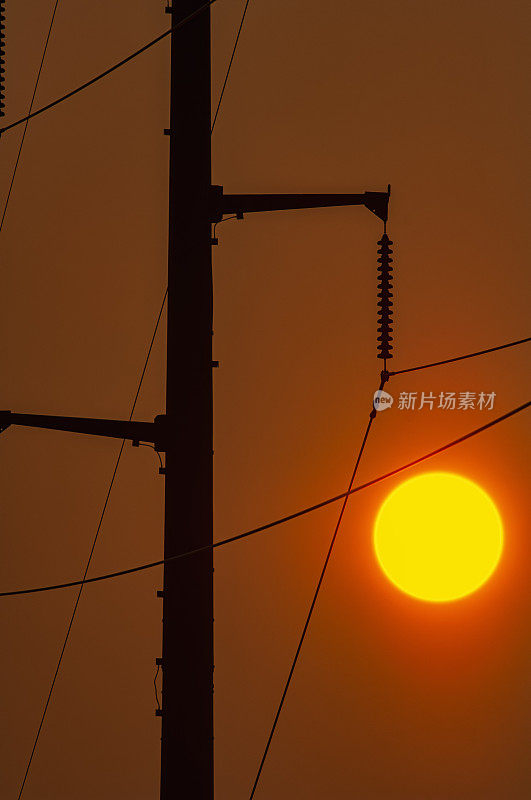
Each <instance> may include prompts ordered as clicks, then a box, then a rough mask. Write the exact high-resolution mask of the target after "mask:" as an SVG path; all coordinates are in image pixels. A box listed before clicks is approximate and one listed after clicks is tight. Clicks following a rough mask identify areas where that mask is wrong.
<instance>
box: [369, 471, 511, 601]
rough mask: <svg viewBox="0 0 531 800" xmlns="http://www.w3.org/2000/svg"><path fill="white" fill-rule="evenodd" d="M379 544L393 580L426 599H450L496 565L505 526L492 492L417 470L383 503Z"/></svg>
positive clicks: (473, 587) (378, 525)
mask: <svg viewBox="0 0 531 800" xmlns="http://www.w3.org/2000/svg"><path fill="white" fill-rule="evenodd" d="M374 549H375V552H376V557H377V559H378V562H379V564H380V566H381V568H382V570H383V571H384V573H385V575H386V576H387V577H388V578H389V580H390V581H391V582H392V583H393V584H395V586H397V587H398V588H399V589H401V590H402V591H403V592H406V593H407V594H409V595H412V596H413V597H416V598H418V599H420V600H427V601H431V602H446V601H450V600H457V599H459V598H461V597H464V596H465V595H468V594H471V593H472V592H474V591H476V589H478V588H479V587H480V586H482V585H483V584H484V583H485V581H487V580H488V579H489V578H490V576H491V575H492V573H493V572H494V570H495V569H496V567H497V565H498V563H499V561H500V558H501V554H502V549H503V525H502V521H501V518H500V515H499V513H498V510H497V508H496V506H495V504H494V502H493V501H492V500H491V498H490V497H489V495H488V494H487V493H486V492H485V491H484V490H483V489H482V488H481V487H480V486H478V485H477V484H476V483H474V482H473V481H471V480H469V479H468V478H464V477H462V476H460V475H454V474H452V473H449V472H429V473H425V474H423V475H417V476H415V477H414V478H410V479H409V480H407V481H404V483H402V484H400V486H397V487H396V488H395V489H393V491H392V492H391V493H390V494H389V495H388V496H387V498H386V499H385V500H384V502H383V503H382V505H381V507H380V509H379V511H378V514H377V517H376V522H375V525H374Z"/></svg>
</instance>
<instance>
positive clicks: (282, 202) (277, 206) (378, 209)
mask: <svg viewBox="0 0 531 800" xmlns="http://www.w3.org/2000/svg"><path fill="white" fill-rule="evenodd" d="M210 191H211V194H210V221H211V222H220V221H221V220H222V218H223V215H224V214H235V215H236V216H237V217H240V218H241V217H243V215H244V214H248V213H252V212H255V211H291V210H295V209H302V208H327V207H331V206H365V208H367V209H368V210H369V211H371V212H372V213H373V214H375V215H376V216H377V217H379V219H381V220H382V221H383V222H386V221H387V211H388V205H389V197H390V194H391V186H388V187H387V191H386V192H363V193H362V194H223V186H212V187H211V190H210Z"/></svg>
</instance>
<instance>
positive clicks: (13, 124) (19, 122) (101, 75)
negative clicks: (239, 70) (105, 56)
mask: <svg viewBox="0 0 531 800" xmlns="http://www.w3.org/2000/svg"><path fill="white" fill-rule="evenodd" d="M215 2H216V0H208V2H207V3H204V5H202V6H200V7H199V8H196V10H195V11H193V12H192V13H191V14H188V16H187V17H184V18H183V19H181V20H180V21H179V22H178V23H177V24H176V25H172V27H171V28H168V30H167V31H164V33H161V34H160V35H159V36H156V37H155V38H154V39H152V40H151V41H150V42H148V43H147V44H145V45H144V46H143V47H140V48H139V49H138V50H135V51H134V53H130V54H129V55H128V56H127V57H126V58H123V59H122V60H121V61H118V63H116V64H113V66H112V67H109V68H108V69H106V70H104V72H100V73H99V74H98V75H95V76H94V78H91V79H90V80H89V81H86V83H82V84H81V86H77V87H76V88H75V89H72V90H71V91H70V92H67V93H66V94H63V95H62V96H61V97H58V98H57V99H56V100H53V101H52V102H51V103H48V104H47V105H45V106H42V108H38V109H37V111H33V112H31V113H30V114H27V115H26V116H25V117H21V118H20V119H17V120H15V122H11V123H10V124H9V125H5V126H4V127H3V128H0V136H1V135H2V134H3V133H5V132H6V131H9V130H11V129H12V128H16V127H17V125H22V123H23V122H26V121H27V120H30V119H33V117H37V116H38V115H39V114H42V113H43V112H44V111H48V110H49V109H50V108H54V106H57V105H59V103H62V102H64V100H68V99H69V98H70V97H73V96H74V95H76V94H78V93H79V92H82V91H83V90H84V89H88V87H89V86H92V85H93V84H94V83H97V82H98V81H101V79H102V78H105V77H107V75H110V74H111V72H114V71H115V70H117V69H120V67H123V66H124V65H125V64H128V63H129V61H132V60H133V59H134V58H136V57H137V56H139V55H140V54H141V53H144V52H145V51H146V50H149V49H150V48H151V47H153V45H155V44H158V42H161V41H162V40H163V39H165V38H166V36H169V35H170V33H171V32H172V31H176V30H178V29H179V28H182V27H183V25H186V23H187V22H190V20H192V19H194V17H197V15H198V14H201V12H202V11H204V10H205V9H206V8H208V7H209V6H212V5H214V3H215Z"/></svg>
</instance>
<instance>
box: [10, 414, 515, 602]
mask: <svg viewBox="0 0 531 800" xmlns="http://www.w3.org/2000/svg"><path fill="white" fill-rule="evenodd" d="M529 406H531V400H529V401H528V402H527V403H524V404H523V405H521V406H518V407H517V408H513V409H512V410H511V411H508V412H507V413H506V414H502V416H501V417H496V419H493V420H491V421H490V422H487V424H486V425H482V426H481V427H480V428H475V429H474V430H472V431H469V433H465V434H464V436H460V437H459V438H458V439H454V440H453V441H452V442H448V443H447V444H445V445H443V446H442V447H438V448H437V450H432V451H431V452H430V453H426V454H425V455H423V456H420V457H419V458H415V459H414V460H413V461H409V462H408V463H407V464H402V466H400V467H397V468H396V469H393V470H391V472H386V473H385V474H384V475H379V476H378V477H377V478H372V480H370V481H367V482H366V483H362V484H360V486H355V487H353V488H351V489H350V490H349V491H348V492H343V493H342V494H337V495H335V496H334V497H329V498H328V499H327V500H322V501H321V502H320V503H315V505H313V506H307V507H306V508H302V509H300V510H299V511H295V512H293V513H292V514H288V515H287V516H285V517H280V518H279V519H276V520H274V521H273V522H267V523H266V524H265V525H260V526H259V527H258V528H252V529H251V530H249V531H245V532H244V533H238V534H236V535H235V536H229V538H228V539H221V540H220V541H219V542H215V543H214V544H212V545H205V546H204V547H198V548H196V549H195V550H187V551H186V552H184V553H179V554H177V555H175V556H169V557H168V558H165V559H164V558H163V559H160V560H159V561H150V562H149V563H147V564H139V565H138V566H136V567H130V568H129V569H122V570H119V571H118V572H107V573H106V574H105V575H97V576H95V577H94V578H87V579H86V580H84V581H68V582H67V583H55V584H49V585H46V586H37V587H34V588H31V589H15V590H13V591H10V592H0V597H15V596H16V595H21V594H37V593H40V592H51V591H54V590H56V589H70V588H72V587H74V586H80V585H81V584H87V583H99V582H100V581H107V580H111V579H113V578H121V577H122V576H123V575H133V574H134V573H135V572H143V571H144V570H146V569H154V568H155V567H160V566H162V565H163V564H167V563H168V562H169V561H175V560H177V559H181V558H189V557H190V556H194V555H197V554H198V553H203V552H204V551H205V550H210V549H212V550H215V549H216V548H217V547H224V546H225V545H227V544H232V543H233V542H238V541H240V540H241V539H247V538H248V537H249V536H255V535H256V534H258V533H263V532H265V531H267V530H271V528H276V527H277V526H278V525H282V524H284V523H285V522H291V520H294V519H298V518H299V517H303V516H306V514H311V513H312V512H313V511H318V510H319V509H320V508H325V507H326V506H329V505H332V503H337V502H339V500H343V499H344V498H345V497H350V495H351V494H356V493H357V492H362V491H364V490H365V489H368V488H369V487H370V486H375V485H376V484H377V483H381V482H382V481H385V480H387V479H388V478H392V477H393V476H394V475H398V474H399V473H400V472H404V470H406V469H411V467H415V466H417V464H421V463H422V462H423V461H426V460H427V459H429V458H433V457H434V456H437V455H440V454H441V453H443V452H445V451H446V450H449V449H450V448H451V447H455V446H456V445H458V444H462V442H466V441H467V440H468V439H471V438H472V437H474V436H477V435H478V434H480V433H483V432H484V431H486V430H488V429H489V428H492V427H494V426H495V425H498V424H499V423H500V422H504V421H505V420H507V419H509V418H510V417H513V416H514V415H515V414H519V413H520V412H522V411H525V409H526V408H529Z"/></svg>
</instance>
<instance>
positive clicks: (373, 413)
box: [249, 378, 385, 800]
mask: <svg viewBox="0 0 531 800" xmlns="http://www.w3.org/2000/svg"><path fill="white" fill-rule="evenodd" d="M384 384H385V379H384V378H382V380H381V382H380V390H381V389H383V386H384ZM375 417H376V411H375V410H374V408H373V409H372V410H371V413H370V415H369V422H368V423H367V427H366V429H365V435H364V437H363V440H362V443H361V447H360V449H359V451H358V455H357V458H356V463H355V465H354V469H353V471H352V475H351V478H350V482H349V485H348V490H347V494H346V496H345V498H344V499H343V502H342V504H341V510H340V512H339V517H338V519H337V522H336V527H335V529H334V533H333V535H332V539H331V541H330V545H329V547H328V551H327V554H326V557H325V560H324V564H323V567H322V569H321V574H320V575H319V580H318V581H317V586H316V588H315V591H314V594H313V598H312V602H311V603H310V608H309V610H308V614H307V615H306V620H305V622H304V627H303V629H302V633H301V635H300V638H299V643H298V645H297V649H296V651H295V655H294V657H293V660H292V662H291V667H290V670H289V673H288V677H287V680H286V683H285V685H284V689H283V691H282V695H281V698H280V702H279V704H278V708H277V713H276V714H275V718H274V720H273V724H272V726H271V730H270V731H269V736H268V738H267V742H266V746H265V748H264V752H263V754H262V758H261V759H260V765H259V767H258V772H257V773H256V778H255V779H254V783H253V788H252V790H251V794H250V796H249V800H253V797H254V795H255V792H256V788H257V786H258V782H259V780H260V776H261V774H262V770H263V768H264V764H265V761H266V758H267V754H268V753H269V748H270V746H271V742H272V740H273V736H274V735H275V731H276V728H277V724H278V720H279V718H280V715H281V713H282V709H283V707H284V701H285V699H286V695H287V693H288V690H289V687H290V684H291V679H292V678H293V673H294V672H295V667H296V666H297V662H298V660H299V656H300V653H301V650H302V646H303V644H304V639H305V638H306V633H307V631H308V628H309V626H310V621H311V618H312V614H313V611H314V608H315V605H316V603H317V598H318V596H319V592H320V591H321V586H322V584H323V581H324V577H325V574H326V570H327V568H328V564H329V562H330V558H331V556H332V550H333V549H334V545H335V543H336V539H337V534H338V532H339V528H340V526H341V522H342V520H343V515H344V513H345V509H346V507H347V503H348V499H349V493H350V490H351V489H352V484H353V483H354V479H355V477H356V473H357V471H358V466H359V463H360V461H361V457H362V455H363V451H364V450H365V445H366V444H367V439H368V436H369V433H370V430H371V427H372V423H373V421H374V419H375Z"/></svg>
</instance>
